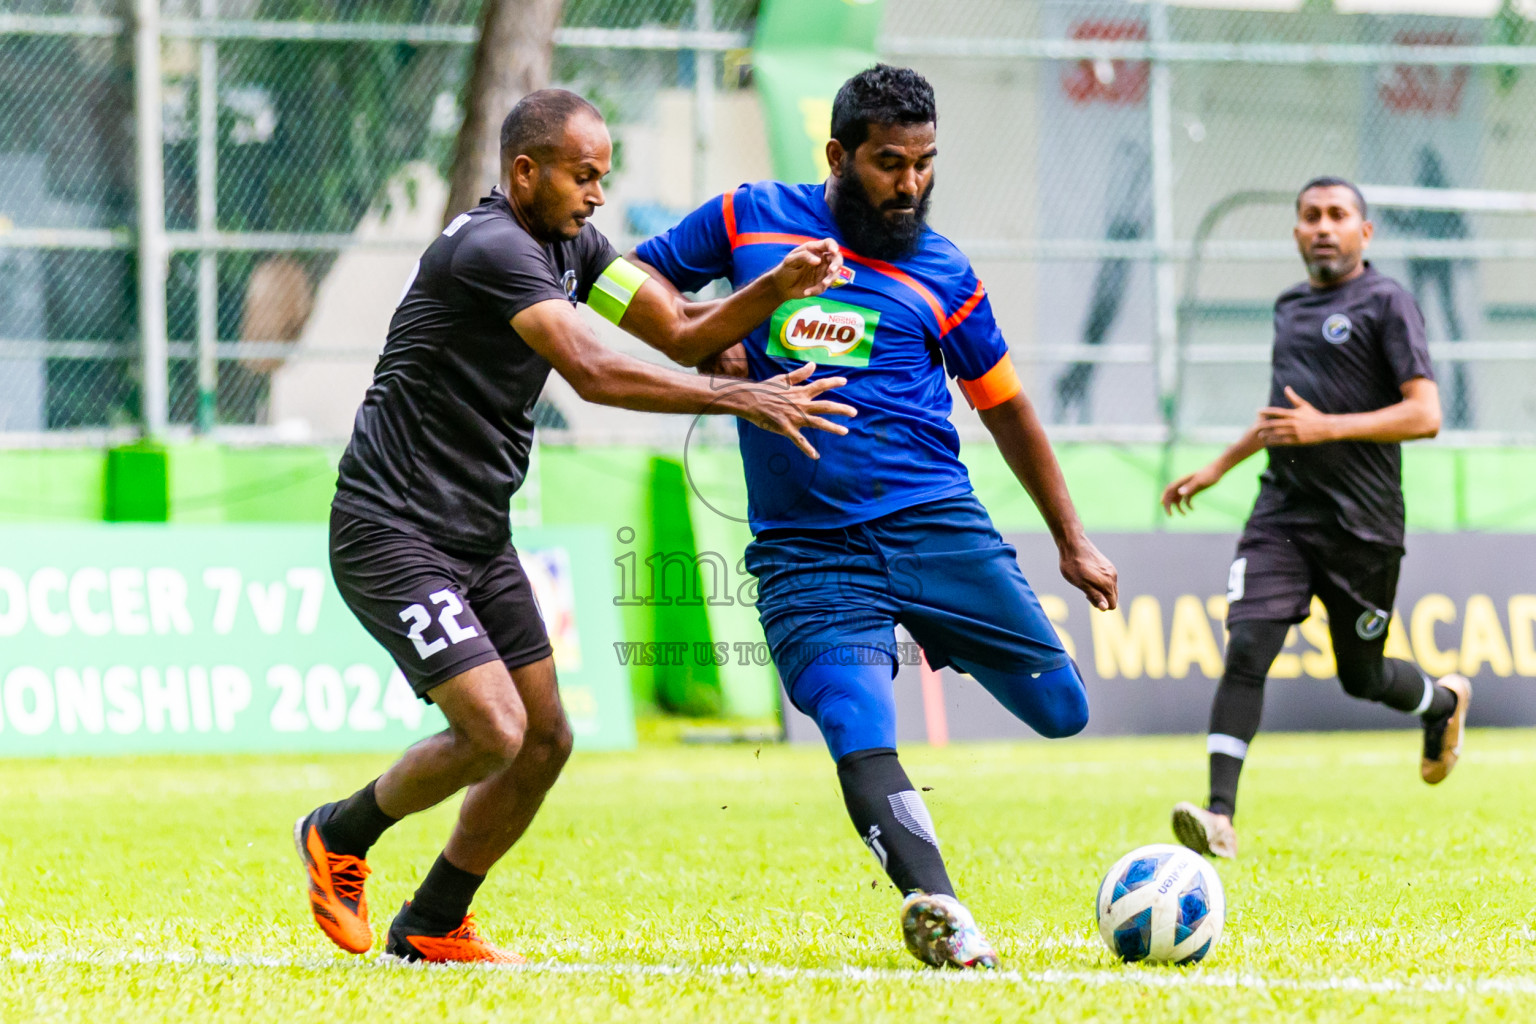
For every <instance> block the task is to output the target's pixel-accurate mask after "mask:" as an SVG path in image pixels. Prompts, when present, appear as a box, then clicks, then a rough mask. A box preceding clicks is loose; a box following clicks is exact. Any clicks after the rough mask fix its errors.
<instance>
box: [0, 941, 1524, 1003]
mask: <svg viewBox="0 0 1536 1024" xmlns="http://www.w3.org/2000/svg"><path fill="white" fill-rule="evenodd" d="M4 962H6V963H9V964H15V965H18V966H20V965H30V964H37V965H42V966H63V965H79V966H90V967H117V966H140V965H146V966H170V967H224V968H267V969H298V970H306V971H333V970H338V969H340V970H360V969H368V968H384V969H391V970H451V971H501V972H510V973H514V974H540V975H582V976H588V977H642V978H688V977H701V978H731V979H738V978H739V979H756V978H764V979H771V980H774V981H848V982H894V983H898V984H983V985H998V984H1001V985H1008V984H1013V985H1025V986H1042V985H1043V986H1058V985H1089V986H1097V987H1114V986H1120V987H1132V988H1134V987H1143V988H1163V989H1180V988H1206V989H1240V990H1264V991H1300V992H1372V993H1404V994H1420V993H1422V994H1449V995H1536V977H1531V976H1526V975H1508V976H1502V977H1501V976H1498V975H1493V976H1490V977H1474V978H1466V979H1458V978H1433V977H1431V978H1398V979H1394V978H1361V977H1355V976H1350V975H1325V976H1322V977H1316V978H1269V977H1265V976H1263V975H1259V974H1240V973H1232V972H1212V973H1206V972H1204V971H1202V970H1201V969H1199V968H1194V969H1188V970H1180V969H1177V968H1168V969H1166V970H1161V971H1160V970H1157V969H1152V970H1146V969H1138V968H1110V969H1106V970H1103V971H1056V970H1050V971H1030V972H1021V971H992V972H985V971H926V970H922V969H912V970H898V969H893V968H887V967H783V966H776V965H772V964H646V963H622V962H620V963H566V962H560V961H553V960H550V961H544V962H541V963H529V964H516V965H514V964H453V965H430V966H429V965H422V964H406V963H403V962H401V961H399V960H395V959H394V958H392V957H386V956H377V957H371V958H364V959H342V958H339V957H337V958H330V957H281V956H253V955H246V954H218V953H174V952H160V951H155V950H130V951H108V950H104V951H79V950H54V951H46V952H22V951H15V952H11V953H8V954H6V955H5V957H4Z"/></svg>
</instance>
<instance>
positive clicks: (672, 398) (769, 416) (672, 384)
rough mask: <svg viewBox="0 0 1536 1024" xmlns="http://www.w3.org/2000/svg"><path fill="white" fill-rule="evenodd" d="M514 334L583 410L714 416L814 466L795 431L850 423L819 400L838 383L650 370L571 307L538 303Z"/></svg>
mask: <svg viewBox="0 0 1536 1024" xmlns="http://www.w3.org/2000/svg"><path fill="white" fill-rule="evenodd" d="M512 327H513V329H514V330H516V331H517V333H518V335H519V336H521V337H522V338H523V340H524V341H526V342H527V343H528V345H529V347H531V348H532V349H533V350H534V351H535V352H537V353H539V355H541V356H543V357H544V358H545V359H547V360H548V361H549V364H550V365H551V366H553V367H554V368H555V370H556V372H558V373H559V374H560V376H562V377H564V378H565V379H566V380H567V381H569V382H570V385H571V387H573V388H575V389H576V393H577V394H578V395H580V396H581V397H582V398H583V399H584V400H586V401H588V402H596V403H598V404H599V405H614V406H618V407H620V408H624V409H638V410H640V411H642V412H677V413H693V414H698V413H715V414H726V415H733V416H740V417H741V418H742V419H744V420H747V421H748V422H750V423H753V424H755V425H757V426H759V427H762V428H763V429H764V430H771V431H773V432H774V433H776V434H783V435H784V436H785V437H787V438H789V439H790V440H791V441H793V442H795V444H796V446H798V447H799V448H800V450H801V451H803V452H805V454H807V455H809V456H810V457H811V458H813V459H814V458H818V457H819V456H818V455H817V453H816V449H815V448H813V447H812V446H811V443H810V442H809V441H807V440H806V439H805V437H804V435H803V434H802V433H801V431H802V430H803V429H805V428H807V427H814V428H815V429H817V430H825V431H827V432H829V433H833V434H846V433H848V428H847V427H845V426H843V425H842V424H840V423H835V422H833V421H832V420H829V419H827V418H826V417H828V416H853V415H855V410H854V409H853V407H852V406H848V405H843V404H841V403H839V402H833V401H829V400H827V399H824V398H822V397H820V396H821V395H822V393H823V392H826V391H828V390H830V389H832V388H836V387H841V386H842V385H843V384H845V383H846V380H845V379H844V378H842V377H825V378H823V379H821V380H818V381H812V382H810V383H809V384H806V383H803V382H804V381H805V380H806V378H807V377H809V376H810V375H811V373H812V372H814V371H815V369H816V364H814V363H807V364H805V365H804V366H802V367H800V368H799V369H797V370H795V371H794V372H793V373H787V374H781V375H780V376H778V377H773V378H770V379H769V380H765V381H762V382H761V383H758V384H742V385H738V386H735V387H730V388H724V389H722V388H720V387H719V386H718V385H716V384H713V383H711V381H709V380H708V379H706V378H703V377H699V376H697V375H694V374H688V373H678V372H676V371H674V370H668V369H666V368H664V367H660V366H652V365H651V364H650V363H646V362H642V361H641V360H639V359H635V358H634V357H632V356H626V355H624V354H622V353H620V352H615V351H613V350H612V349H610V348H608V347H606V346H605V345H603V344H602V342H600V341H598V340H597V337H596V336H595V335H594V334H593V333H592V330H591V328H589V327H588V326H587V325H586V324H585V323H583V322H582V320H581V317H579V316H578V315H577V314H576V310H575V309H574V308H573V307H572V306H571V304H570V303H569V302H567V301H565V300H563V299H548V300H545V301H544V302H536V303H534V304H533V305H531V306H529V307H528V308H527V309H524V310H523V311H522V312H520V313H518V314H517V315H516V316H515V317H513V318H512Z"/></svg>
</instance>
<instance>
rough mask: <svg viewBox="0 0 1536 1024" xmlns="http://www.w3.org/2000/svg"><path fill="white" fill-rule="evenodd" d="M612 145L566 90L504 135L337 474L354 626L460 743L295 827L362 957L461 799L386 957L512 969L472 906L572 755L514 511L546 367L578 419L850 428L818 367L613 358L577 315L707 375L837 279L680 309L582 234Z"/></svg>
mask: <svg viewBox="0 0 1536 1024" xmlns="http://www.w3.org/2000/svg"><path fill="white" fill-rule="evenodd" d="M611 152H612V150H611V145H610V142H609V138H608V132H607V129H606V127H605V126H604V124H603V120H602V117H601V115H600V114H598V112H597V110H596V108H595V107H593V106H592V105H591V104H590V103H588V102H587V101H586V100H584V99H582V98H581V97H579V96H577V95H575V94H574V93H569V92H565V91H563V90H553V89H551V90H542V91H540V92H535V93H531V94H530V95H528V96H527V97H525V98H524V99H523V100H522V101H521V102H520V103H518V104H517V106H516V107H515V108H513V110H512V112H511V113H510V114H509V115H508V116H507V119H506V122H505V123H504V124H503V125H502V130H501V182H500V185H499V187H498V188H497V189H496V190H495V191H493V192H492V194H491V195H490V196H489V197H487V198H486V199H484V200H482V201H481V203H480V205H479V206H478V207H476V208H475V209H473V210H471V211H469V212H468V213H465V214H462V215H460V216H458V217H456V218H455V219H454V220H453V221H452V222H451V223H449V225H448V226H447V227H446V228H444V229H443V232H442V234H441V235H440V236H439V237H438V238H437V239H436V240H435V241H434V242H433V243H432V244H431V245H430V246H429V247H428V248H427V250H426V252H425V253H423V255H422V257H421V260H420V261H419V262H418V264H417V267H416V270H415V272H414V274H413V275H412V278H411V281H410V282H409V284H408V285H407V286H406V290H405V293H404V294H403V295H402V297H401V300H400V304H399V306H398V308H397V309H396V310H395V314H394V318H393V319H392V320H391V322H390V328H389V337H388V340H387V342H386V344H385V347H384V352H383V355H382V356H381V357H380V359H379V363H378V366H377V367H376V369H375V371H374V380H373V385H372V386H371V387H370V388H369V389H368V393H367V396H366V397H365V398H364V399H363V404H362V407H361V408H360V409H359V410H358V414H357V421H356V424H355V426H354V428H353V433H352V441H351V443H350V444H349V445H348V447H347V451H346V454H345V455H343V456H342V460H341V466H340V478H339V480H338V482H337V493H336V498H335V501H334V503H333V505H332V510H331V567H332V571H333V573H334V574H335V577H336V585H337V587H338V588H339V589H340V591H341V594H342V597H343V598H344V599H345V600H346V602H347V605H348V606H349V607H350V608H351V609H352V611H353V613H354V614H356V615H357V617H358V619H360V620H361V621H362V623H363V625H364V626H365V627H366V628H367V629H368V631H369V632H370V633H372V635H373V636H374V638H375V639H377V640H378V641H379V642H380V643H381V644H383V645H384V646H385V647H386V648H388V650H389V652H390V654H391V656H392V657H393V658H394V659H395V662H396V664H398V665H399V666H400V669H401V671H402V672H404V673H405V676H406V678H407V679H408V680H410V683H411V686H412V688H413V689H414V690H415V691H416V694H417V695H418V696H420V697H421V698H422V699H424V700H427V701H429V702H432V703H435V704H437V706H438V707H439V708H441V709H442V712H443V714H444V716H445V717H446V718H447V719H448V728H447V729H446V730H444V731H443V732H441V733H438V734H437V735H436V736H432V737H429V738H427V739H425V740H423V741H421V742H420V743H417V744H416V745H415V746H413V747H412V748H411V749H410V750H409V751H407V752H406V754H405V755H404V756H403V757H402V758H401V759H400V760H399V761H397V762H396V763H395V764H394V765H393V766H392V767H391V768H390V769H389V770H388V771H386V772H385V773H384V774H383V775H381V776H380V777H379V778H377V779H375V780H374V781H373V782H370V783H369V784H368V785H367V786H365V787H363V789H361V790H359V791H358V792H357V793H354V794H353V795H352V796H351V797H349V798H347V799H346V800H342V801H339V802H337V803H332V804H326V805H324V806H322V807H319V808H317V809H316V810H314V811H312V812H310V813H309V814H308V815H306V816H304V817H303V818H301V819H300V820H299V821H298V822H297V823H296V824H295V826H294V839H295V842H296V843H297V845H298V848H299V855H300V857H301V858H302V859H303V861H304V864H305V867H306V870H307V872H308V883H309V897H310V908H311V911H312V912H313V914H314V918H315V923H316V924H318V925H319V926H320V928H321V930H323V931H324V932H325V933H326V935H328V936H329V937H330V938H331V939H332V940H333V941H334V942H335V943H336V944H337V945H339V946H341V947H342V948H343V949H346V950H348V951H349V952H353V953H361V952H364V951H366V950H367V949H369V948H370V947H371V945H372V943H373V934H372V930H371V928H370V926H369V923H368V906H367V900H366V899H365V897H364V892H363V885H364V882H365V880H366V879H367V876H368V873H369V868H368V864H367V862H366V861H365V860H364V859H363V858H364V857H365V856H366V854H367V852H368V848H369V847H370V846H371V845H372V844H373V843H374V842H375V841H376V840H377V839H378V838H379V836H380V835H382V834H383V832H384V830H385V829H387V828H388V827H389V826H390V825H392V824H394V823H395V822H396V821H398V820H399V819H400V818H402V817H404V816H405V815H407V814H414V813H415V812H417V811H421V810H425V809H426V808H428V807H431V806H433V805H435V804H437V803H440V802H441V801H443V800H445V799H447V798H448V797H449V796H451V795H453V794H454V793H456V792H458V791H459V790H461V789H464V788H465V787H468V793H467V794H466V795H465V798H464V803H463V806H462V808H461V809H460V812H459V819H458V823H457V825H456V826H455V828H454V831H453V834H452V836H451V837H450V838H449V840H448V844H447V847H446V848H445V849H444V851H443V853H442V855H441V856H439V857H438V859H437V862H436V863H435V864H434V865H433V866H432V869H431V870H430V871H429V872H428V873H427V876H426V878H425V880H424V881H423V882H422V883H421V887H420V888H419V889H417V891H416V895H415V897H414V898H413V899H412V900H410V901H409V902H407V903H406V905H405V906H404V907H403V908H402V909H401V911H400V913H399V914H398V915H396V917H395V919H394V922H393V923H392V924H391V925H390V927H389V935H388V941H387V945H386V951H387V952H388V953H391V954H393V955H395V956H399V957H403V958H405V959H409V960H428V961H465V960H486V961H517V960H520V959H521V958H520V957H517V956H515V955H514V954H511V953H506V952H504V951H502V950H500V949H498V948H496V947H495V946H493V945H491V944H490V943H488V942H487V941H485V940H484V939H483V938H481V937H480V936H479V934H478V933H477V931H476V930H475V927H474V924H473V921H472V919H471V916H470V915H469V904H470V901H471V899H472V898H473V897H474V894H475V890H476V888H477V887H478V886H479V884H480V883H481V882H482V881H483V880H484V877H485V874H486V872H487V871H489V870H490V868H491V866H492V865H493V864H495V863H496V862H497V861H498V860H499V859H500V858H501V857H502V855H503V854H505V853H506V851H507V850H508V849H509V848H510V847H511V846H512V844H513V843H515V842H516V841H517V840H518V838H519V837H520V836H521V835H522V834H523V832H524V831H525V830H526V829H527V827H528V825H529V823H530V822H531V821H532V819H533V816H534V813H535V812H536V811H537V810H538V808H539V805H540V803H541V802H542V801H543V799H544V794H545V792H546V791H548V789H549V787H550V786H551V785H552V784H553V783H554V781H555V778H556V776H557V775H558V774H559V773H560V769H561V767H562V766H563V765H564V764H565V760H566V757H567V756H568V754H569V753H570V749H571V732H570V727H569V725H568V724H567V722H566V718H565V713H564V711H563V710H562V708H561V706H560V699H559V694H558V691H557V688H556V682H555V668H554V660H553V657H552V656H551V649H550V645H549V640H548V637H547V636H546V635H545V632H544V625H543V622H542V620H541V619H540V616H539V611H538V608H537V606H536V604H535V602H534V597H533V592H532V590H531V589H530V586H529V582H528V578H527V577H526V576H525V575H524V574H523V570H522V566H521V565H520V564H519V563H518V559H517V552H516V551H515V550H514V549H513V547H512V545H511V533H510V529H509V524H508V511H509V504H510V499H511V496H512V494H513V492H514V491H516V490H517V488H518V486H519V485H521V483H522V481H523V475H524V473H525V472H526V471H527V468H528V453H529V448H530V446H531V444H532V442H533V418H532V414H533V408H534V403H535V401H536V400H537V399H538V397H539V393H540V391H541V390H542V389H543V387H544V381H545V379H546V377H547V376H548V375H549V371H550V369H551V368H553V369H554V370H555V371H557V372H558V373H559V374H560V375H561V376H562V377H564V378H565V379H566V380H568V381H569V382H570V383H571V385H572V386H573V387H574V388H575V389H576V391H577V393H578V394H580V395H581V396H582V397H583V398H585V399H587V400H589V401H594V402H602V403H604V404H608V405H617V406H623V407H626V408H630V409H642V410H650V411H657V412H677V413H704V412H712V413H728V414H734V415H736V416H740V417H743V418H744V419H747V420H749V421H750V422H752V423H754V424H756V425H757V426H760V427H764V428H765V429H768V430H772V431H775V432H777V433H780V434H784V435H786V436H787V437H789V438H790V439H791V440H793V441H794V442H795V444H796V445H798V446H799V447H800V448H801V450H802V451H803V452H804V453H805V454H806V455H807V456H809V457H813V458H814V457H815V454H816V453H815V451H814V450H813V449H812V448H811V446H810V444H809V443H808V442H807V441H806V440H805V438H804V437H803V436H801V433H800V431H801V429H802V428H804V427H806V426H811V427H816V428H817V429H820V430H827V431H831V432H833V433H846V432H847V429H846V428H845V427H843V426H840V425H838V424H835V423H833V422H832V421H830V420H827V419H825V418H823V417H825V416H828V415H843V416H846V415H852V414H853V411H854V410H853V409H852V408H850V407H849V406H846V405H843V404H840V403H834V402H830V401H827V400H825V399H823V398H820V397H818V396H819V395H821V394H822V393H823V392H825V391H827V390H828V389H829V388H832V387H837V386H839V385H840V384H842V383H843V379H842V378H830V379H825V380H820V381H817V382H815V383H813V384H809V385H802V384H801V383H800V382H801V381H802V380H804V379H805V378H806V377H807V376H809V374H810V371H812V370H814V366H807V367H804V368H802V370H799V371H796V372H795V373H792V374H787V375H784V376H781V377H778V378H775V379H774V380H772V381H769V382H765V383H766V384H767V385H768V386H766V387H765V386H763V385H762V384H759V385H754V386H748V387H743V386H741V384H740V383H739V382H730V383H726V382H724V381H715V380H712V379H711V378H709V377H701V376H696V375H693V374H681V373H678V372H676V371H672V370H666V369H662V368H660V367H656V366H652V365H650V364H648V363H644V362H640V361H638V360H635V359H631V358H628V357H626V356H621V355H619V354H617V353H615V352H613V351H611V350H609V349H606V348H604V347H603V346H602V345H601V344H599V343H598V341H597V339H596V338H595V337H594V336H593V335H592V333H591V331H590V330H589V329H588V328H587V327H586V326H585V325H584V324H583V323H582V321H581V320H580V318H579V317H577V315H576V312H575V305H576V303H577V302H586V303H588V304H589V305H590V306H591V307H592V308H593V309H594V310H595V311H596V312H598V313H599V314H600V315H602V316H604V317H605V318H607V319H608V320H610V321H612V322H613V323H615V324H618V325H619V326H621V327H623V328H625V329H626V330H628V331H630V332H631V333H633V334H635V335H637V336H639V337H641V338H642V339H644V340H645V341H647V342H649V343H650V344H652V345H655V346H657V347H664V348H666V349H667V350H668V351H674V350H676V349H677V347H678V346H681V349H682V351H683V352H684V353H685V354H686V361H689V362H692V363H695V364H696V363H698V362H699V361H702V360H704V359H707V358H709V357H711V356H713V355H715V354H716V353H718V352H720V351H721V350H723V349H725V348H727V347H729V346H731V345H733V344H734V343H735V342H736V341H738V340H739V339H740V338H742V337H743V336H745V335H746V334H747V333H749V332H750V331H751V330H752V329H753V328H755V327H756V326H757V325H758V324H759V323H760V322H761V321H763V320H764V319H766V318H767V317H768V316H769V315H770V314H771V313H772V312H773V310H774V309H775V308H777V307H778V306H779V305H780V304H781V303H782V302H785V301H787V300H790V299H794V298H801V297H808V296H811V295H816V294H819V293H820V292H821V291H822V290H824V289H825V288H826V287H827V286H828V285H829V284H830V283H831V282H832V281H833V280H835V279H836V275H837V272H838V270H839V269H840V268H841V266H842V261H841V257H840V256H839V255H838V254H837V248H836V245H835V244H834V243H832V242H830V241H828V240H819V241H813V242H808V243H806V244H805V245H802V246H799V247H798V248H796V249H795V250H794V251H793V252H791V253H790V254H789V255H787V256H786V257H785V258H784V260H783V261H782V262H781V263H779V264H778V265H777V266H776V267H775V268H773V269H772V270H770V271H769V272H768V273H766V274H764V275H763V276H761V277H759V278H757V279H756V280H755V281H752V282H751V283H750V284H748V285H747V286H746V287H744V288H742V289H740V290H739V291H737V292H736V293H735V294H733V295H732V296H731V297H730V298H728V299H725V300H722V301H719V302H712V303H688V302H685V301H683V300H682V299H680V298H679V297H677V296H675V295H674V294H673V293H671V292H670V291H667V290H664V289H662V288H661V287H660V286H659V285H657V284H656V283H655V282H652V281H650V280H649V278H648V277H647V276H646V275H645V273H644V272H643V271H641V270H640V269H639V268H637V267H635V266H634V265H632V264H630V263H628V262H626V261H625V260H623V259H621V258H620V257H619V255H618V253H617V252H616V251H615V250H614V249H613V247H612V246H611V245H609V244H608V240H607V239H605V238H604V237H603V236H602V235H601V234H600V233H598V231H597V229H596V228H594V227H592V226H591V225H589V224H587V218H588V217H590V216H591V215H592V213H593V211H594V210H595V209H596V207H597V206H599V205H601V204H602V202H603V192H602V185H601V181H602V178H603V176H604V175H605V174H607V173H608V169H609V164H610V157H611Z"/></svg>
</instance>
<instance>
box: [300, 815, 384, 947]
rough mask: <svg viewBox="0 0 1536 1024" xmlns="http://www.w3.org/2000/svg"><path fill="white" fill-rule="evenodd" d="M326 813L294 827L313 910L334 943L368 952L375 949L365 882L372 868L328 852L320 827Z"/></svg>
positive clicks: (357, 860) (365, 862) (310, 906)
mask: <svg viewBox="0 0 1536 1024" xmlns="http://www.w3.org/2000/svg"><path fill="white" fill-rule="evenodd" d="M324 810H325V808H323V807H322V808H317V809H316V810H314V811H311V812H310V813H309V814H308V815H306V816H305V817H303V818H300V819H299V820H298V822H297V823H296V824H295V825H294V826H293V841H294V845H296V846H297V847H298V848H299V858H300V859H301V860H303V861H304V868H305V870H306V872H307V873H308V876H309V909H310V912H311V913H312V914H313V915H314V917H315V924H317V925H319V926H320V930H321V931H323V932H325V934H326V935H327V936H329V937H330V939H331V941H332V942H334V943H336V945H338V946H340V947H341V948H342V949H344V950H346V951H347V952H348V953H366V952H368V950H369V948H370V947H372V946H373V930H372V929H371V928H369V927H368V897H367V896H366V895H365V894H364V893H363V883H364V882H366V881H367V880H368V874H369V871H370V870H371V869H370V868H369V867H368V862H367V861H365V860H363V859H362V858H361V857H354V856H352V855H350V854H341V853H332V852H331V851H330V850H328V849H326V846H325V839H324V837H323V836H321V834H320V827H319V820H320V816H321V812H322V811H324Z"/></svg>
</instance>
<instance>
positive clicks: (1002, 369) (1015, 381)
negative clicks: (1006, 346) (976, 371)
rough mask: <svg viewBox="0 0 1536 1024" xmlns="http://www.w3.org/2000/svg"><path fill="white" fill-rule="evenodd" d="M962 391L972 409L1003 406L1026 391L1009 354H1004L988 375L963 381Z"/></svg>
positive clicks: (961, 384)
mask: <svg viewBox="0 0 1536 1024" xmlns="http://www.w3.org/2000/svg"><path fill="white" fill-rule="evenodd" d="M960 390H961V392H962V393H964V395H965V400H966V401H967V402H970V403H971V408H972V409H978V410H980V409H991V408H993V407H994V406H999V405H1002V404H1003V403H1004V402H1006V401H1008V399H1010V398H1012V397H1013V396H1014V395H1016V394H1018V393H1019V392H1020V391H1023V390H1024V385H1022V384H1020V383H1019V375H1018V372H1017V371H1016V370H1014V368H1013V360H1012V359H1011V358H1010V357H1009V355H1008V353H1006V352H1004V353H1003V358H1001V359H999V360H998V361H997V362H996V363H995V364H994V365H993V367H992V369H990V370H988V371H987V372H986V373H984V374H982V375H981V376H980V377H977V378H976V379H975V380H962V381H961V382H960Z"/></svg>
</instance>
